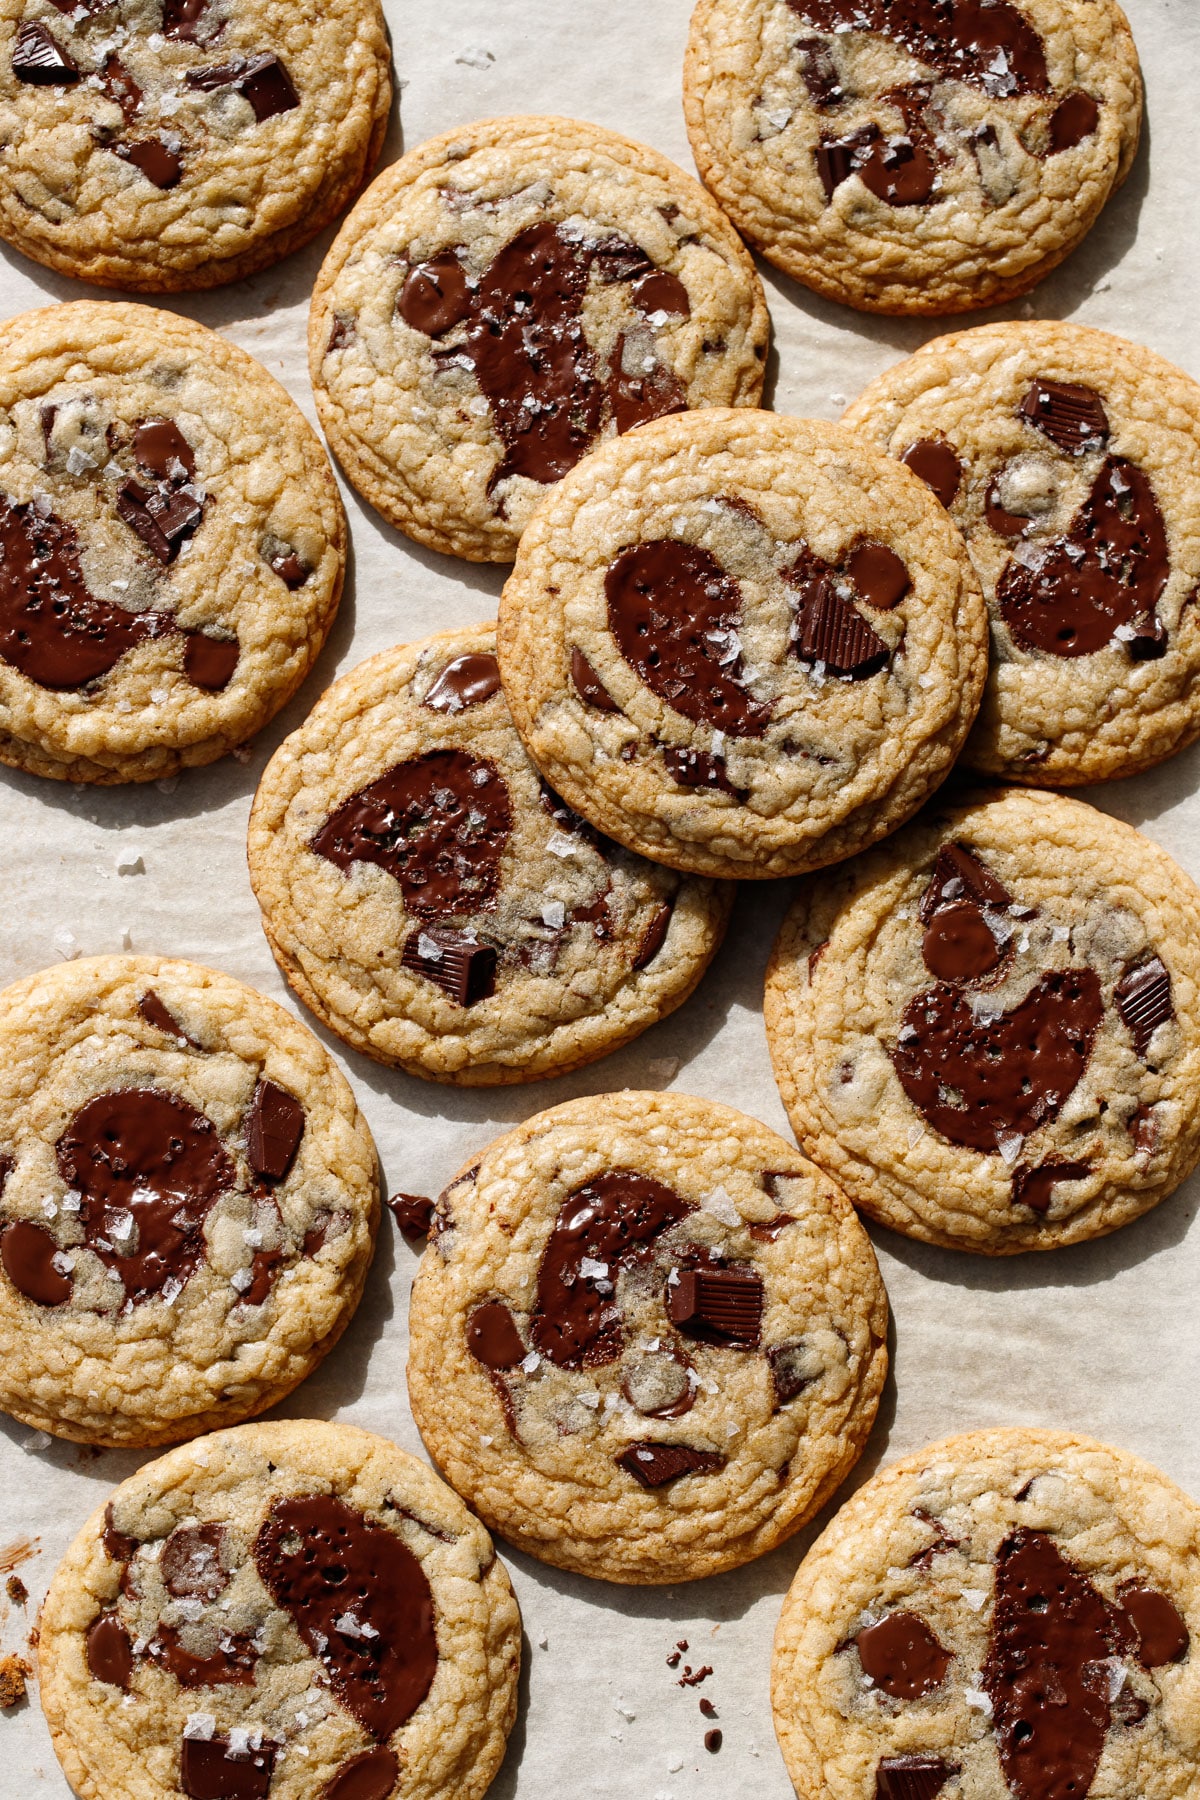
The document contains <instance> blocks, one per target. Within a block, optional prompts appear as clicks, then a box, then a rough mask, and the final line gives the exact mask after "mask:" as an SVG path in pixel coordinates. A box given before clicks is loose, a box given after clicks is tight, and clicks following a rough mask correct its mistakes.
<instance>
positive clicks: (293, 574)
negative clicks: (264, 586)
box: [271, 550, 312, 594]
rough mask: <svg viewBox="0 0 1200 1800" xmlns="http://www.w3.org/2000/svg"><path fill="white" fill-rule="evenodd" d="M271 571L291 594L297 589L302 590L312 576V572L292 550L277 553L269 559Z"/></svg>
mask: <svg viewBox="0 0 1200 1800" xmlns="http://www.w3.org/2000/svg"><path fill="white" fill-rule="evenodd" d="M271 570H272V572H273V573H274V574H276V575H278V577H279V579H280V581H282V583H283V585H284V587H285V588H287V590H288V592H289V593H292V594H294V593H295V592H296V589H297V588H302V587H303V586H304V584H305V582H306V581H307V580H308V578H309V576H310V575H311V574H312V570H311V569H310V568H309V567H308V565H307V564H306V563H303V562H301V560H300V558H299V557H298V556H297V554H296V552H295V551H294V550H280V551H278V552H277V553H276V555H274V556H273V557H272V558H271Z"/></svg>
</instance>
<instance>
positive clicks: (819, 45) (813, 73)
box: [796, 38, 846, 112]
mask: <svg viewBox="0 0 1200 1800" xmlns="http://www.w3.org/2000/svg"><path fill="white" fill-rule="evenodd" d="M796 55H797V57H798V58H799V61H800V73H801V75H803V77H804V85H805V87H806V88H807V89H808V92H809V97H810V99H811V100H812V103H813V105H814V106H815V107H817V108H818V109H819V110H820V111H821V112H828V111H829V109H830V108H831V107H834V106H837V105H838V104H839V103H840V102H841V101H842V100H844V99H845V98H846V91H845V89H844V88H843V86H842V83H841V78H840V77H839V75H838V72H837V64H836V63H835V62H834V60H833V56H832V54H831V53H830V49H829V45H828V43H827V42H826V41H825V39H824V38H801V39H800V41H799V43H798V44H797V45H796Z"/></svg>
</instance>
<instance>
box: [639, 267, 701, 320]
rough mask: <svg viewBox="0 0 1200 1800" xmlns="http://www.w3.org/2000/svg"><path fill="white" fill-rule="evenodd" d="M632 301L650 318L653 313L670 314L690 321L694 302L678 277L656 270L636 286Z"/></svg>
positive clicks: (663, 270)
mask: <svg viewBox="0 0 1200 1800" xmlns="http://www.w3.org/2000/svg"><path fill="white" fill-rule="evenodd" d="M629 297H630V299H631V300H632V301H633V304H634V305H635V306H636V307H637V309H638V311H639V312H640V313H645V315H646V316H647V318H649V317H650V316H651V315H652V314H653V313H669V314H670V315H671V316H673V317H674V318H677V319H689V318H690V317H691V314H692V302H691V300H690V298H689V296H688V291H687V289H686V287H684V285H683V283H682V281H680V279H679V277H678V275H670V274H668V273H667V271H666V270H665V269H655V270H654V271H653V272H652V273H651V274H649V275H643V276H642V277H641V279H640V280H639V281H637V282H636V283H635V284H634V288H633V291H632V293H631V294H630V296H629Z"/></svg>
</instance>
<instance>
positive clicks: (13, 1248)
mask: <svg viewBox="0 0 1200 1800" xmlns="http://www.w3.org/2000/svg"><path fill="white" fill-rule="evenodd" d="M0 1046H2V1052H3V1053H2V1054H0V1170H2V1174H3V1179H2V1185H0V1405H2V1406H3V1408H4V1410H5V1411H6V1412H9V1413H12V1414H13V1415H14V1416H15V1417H16V1418H18V1419H22V1420H24V1421H25V1422H26V1423H27V1424H29V1425H33V1426H35V1427H37V1428H39V1429H41V1430H45V1431H49V1432H53V1433H55V1434H56V1435H57V1436H59V1437H65V1438H74V1439H76V1440H77V1441H78V1442H82V1443H93V1444H114V1445H115V1444H162V1443H171V1442H173V1441H175V1440H176V1439H179V1438H185V1437H193V1436H195V1435H196V1434H197V1433H198V1432H201V1431H204V1430H207V1429H209V1428H211V1427H212V1426H214V1425H219V1424H226V1423H231V1422H236V1421H237V1420H240V1419H244V1418H247V1417H248V1416H249V1415H250V1414H252V1413H256V1412H261V1411H263V1410H265V1408H266V1407H268V1406H270V1405H272V1404H273V1403H274V1402H275V1401H276V1400H279V1399H281V1398H282V1397H283V1395H284V1394H287V1393H290V1391H291V1390H292V1388H294V1387H295V1386H296V1385H297V1383H298V1382H300V1381H302V1380H303V1379H304V1377H305V1376H306V1375H307V1374H308V1373H309V1371H310V1370H311V1369H313V1368H314V1367H315V1366H316V1364H317V1363H318V1362H320V1360H321V1358H322V1357H323V1356H324V1355H325V1354H326V1352H327V1351H328V1350H330V1349H331V1348H332V1346H333V1345H334V1344H335V1343H336V1342H337V1339H338V1338H339V1337H340V1336H341V1333H342V1331H343V1330H344V1329H345V1327H346V1325H347V1324H348V1323H349V1321H350V1318H351V1316H352V1315H353V1312H354V1309H355V1307H356V1306H357V1304H358V1300H359V1296H360V1294H361V1293H362V1286H363V1282H364V1280H365V1279H366V1273H367V1268H368V1265H369V1263H370V1260H371V1252H372V1249H373V1246H374V1241H375V1231H376V1227H377V1224H378V1220H379V1192H378V1178H377V1170H376V1158H375V1150H374V1145H373V1144H372V1142H371V1137H370V1133H369V1132H368V1130H367V1127H366V1124H365V1123H364V1121H363V1119H362V1117H361V1115H360V1114H359V1111H358V1108H357V1106H356V1105H355V1103H354V1097H353V1095H352V1094H351V1092H350V1089H349V1087H348V1086H347V1084H346V1082H345V1081H344V1079H343V1078H342V1076H341V1074H340V1073H339V1072H338V1069H337V1067H336V1065H335V1064H334V1062H333V1060H332V1058H331V1057H330V1056H329V1055H328V1054H327V1052H326V1051H325V1050H323V1049H322V1047H321V1046H320V1044H318V1043H317V1041H316V1039H315V1038H314V1037H313V1036H312V1034H311V1033H310V1032H308V1031H306V1030H305V1029H304V1027H303V1026H302V1025H300V1024H298V1023H297V1022H296V1021H295V1020H294V1019H292V1018H291V1017H290V1016H289V1015H288V1014H287V1013H285V1012H284V1011H283V1009H282V1007H279V1006H277V1005H276V1004H275V1002H274V1001H272V1000H267V999H264V998H263V997H262V995H260V994H256V993H254V992H253V991H252V990H251V989H250V988H247V987H243V985H242V984H241V982H239V981H234V980H233V979H232V978H231V977H230V976H228V975H221V974H218V973H217V972H216V971H214V970H212V969H204V968H200V967H198V966H197V965H196V964H195V963H185V962H172V961H167V960H166V959H164V958H161V957H149V956H137V957H134V956H107V957H96V958H88V959H86V960H84V961H80V962H71V963H61V964H59V965H58V966H56V967H54V968H50V969H45V970H43V971H42V972H41V973H40V974H38V975H34V976H31V977H29V978H28V979H27V980H25V981H20V982H17V983H16V985H15V986H13V987H10V988H8V989H7V990H6V991H5V992H4V994H3V995H2V996H0Z"/></svg>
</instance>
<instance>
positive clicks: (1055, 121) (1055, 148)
mask: <svg viewBox="0 0 1200 1800" xmlns="http://www.w3.org/2000/svg"><path fill="white" fill-rule="evenodd" d="M1099 123H1100V108H1099V106H1098V104H1097V103H1096V101H1095V100H1093V99H1092V96H1091V95H1090V94H1085V93H1084V91H1083V89H1082V88H1076V89H1075V91H1074V92H1073V93H1070V94H1067V95H1065V97H1064V98H1063V99H1062V100H1060V101H1059V103H1058V105H1057V106H1056V107H1055V109H1054V111H1053V112H1052V113H1051V115H1050V155H1051V156H1059V155H1061V153H1062V152H1063V151H1064V150H1074V148H1075V146H1076V144H1082V143H1083V141H1084V139H1085V138H1090V137H1091V135H1092V133H1093V131H1095V129H1096V127H1097V125H1098V124H1099Z"/></svg>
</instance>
